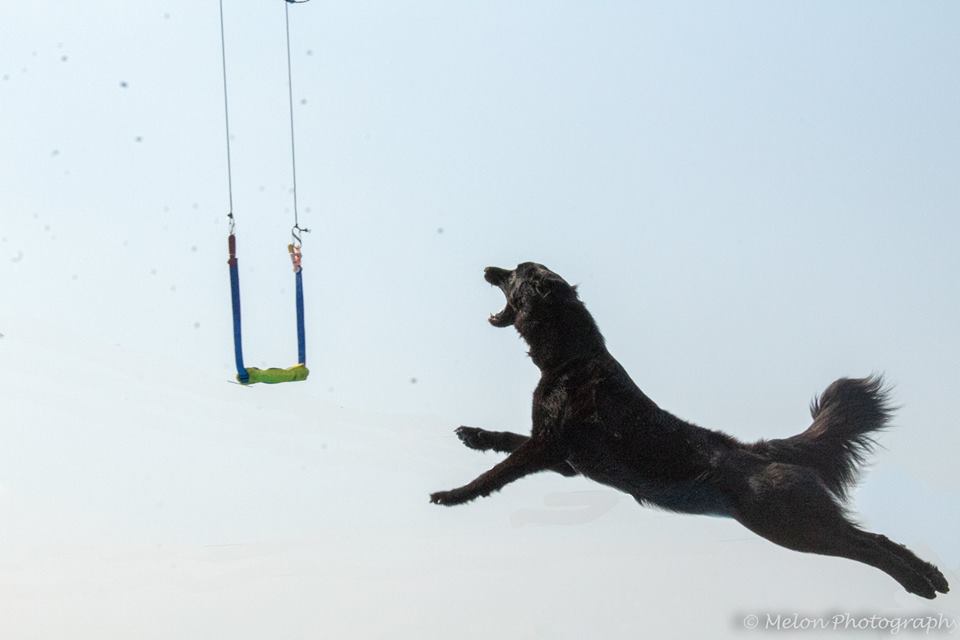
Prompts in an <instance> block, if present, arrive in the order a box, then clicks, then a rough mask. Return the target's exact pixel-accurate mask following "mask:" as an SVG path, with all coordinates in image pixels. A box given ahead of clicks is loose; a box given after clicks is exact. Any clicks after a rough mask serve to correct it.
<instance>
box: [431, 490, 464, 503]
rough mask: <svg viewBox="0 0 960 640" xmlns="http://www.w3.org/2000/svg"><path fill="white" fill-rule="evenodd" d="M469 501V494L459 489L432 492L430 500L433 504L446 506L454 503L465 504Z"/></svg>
mask: <svg viewBox="0 0 960 640" xmlns="http://www.w3.org/2000/svg"><path fill="white" fill-rule="evenodd" d="M469 501H470V498H469V496H467V495H465V494H464V493H463V492H462V491H459V490H457V489H454V490H453V491H438V492H436V493H431V494H430V502H432V503H433V504H440V505H443V506H445V507H452V506H453V505H456V504H463V503H464V502H469Z"/></svg>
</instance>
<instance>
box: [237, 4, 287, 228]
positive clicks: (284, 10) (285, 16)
mask: <svg viewBox="0 0 960 640" xmlns="http://www.w3.org/2000/svg"><path fill="white" fill-rule="evenodd" d="M220 1H221V2H223V0H220ZM290 4H291V2H290V0H284V3H283V13H284V18H285V19H286V26H287V98H288V102H289V104H290V164H291V165H292V169H293V228H294V230H299V229H300V216H299V212H298V211H297V147H296V136H295V135H294V129H293V63H292V62H291V60H290ZM294 237H295V238H297V236H296V235H295V236H294ZM297 239H298V240H299V238H297Z"/></svg>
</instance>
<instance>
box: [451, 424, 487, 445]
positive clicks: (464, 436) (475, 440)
mask: <svg viewBox="0 0 960 640" xmlns="http://www.w3.org/2000/svg"><path fill="white" fill-rule="evenodd" d="M454 433H456V434H457V437H458V438H460V442H462V443H463V444H464V445H466V446H467V447H469V448H471V449H476V450H477V451H487V450H489V449H490V443H489V442H487V438H486V433H487V432H486V431H484V430H483V429H477V428H476V427H457V429H456V430H455V431H454Z"/></svg>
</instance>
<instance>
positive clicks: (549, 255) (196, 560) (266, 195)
mask: <svg viewBox="0 0 960 640" xmlns="http://www.w3.org/2000/svg"><path fill="white" fill-rule="evenodd" d="M226 12H227V22H226V27H227V47H228V55H229V65H230V86H231V96H230V97H231V106H232V113H231V115H232V119H233V125H234V138H235V139H234V169H235V201H236V207H235V209H236V214H237V218H238V228H237V233H238V241H239V245H240V268H241V278H242V285H243V305H244V307H243V309H244V321H245V326H244V329H245V336H244V337H245V345H244V346H245V352H246V355H247V361H248V364H249V365H255V366H288V365H290V364H293V363H294V360H295V353H296V349H295V347H296V342H295V333H294V325H293V301H292V282H293V280H292V274H291V272H290V268H289V260H288V257H287V255H286V242H287V240H288V238H289V235H288V233H289V227H290V225H291V217H292V216H291V209H290V207H291V199H290V193H289V188H290V185H291V176H290V169H289V156H288V140H287V138H286V135H287V126H288V123H287V112H286V109H287V106H286V75H285V74H286V68H285V51H284V41H283V4H282V2H280V1H279V0H269V1H268V0H261V1H259V2H251V1H238V0H226ZM291 16H292V21H293V24H292V36H293V62H294V73H295V100H296V118H297V135H298V138H297V142H298V153H299V156H298V161H299V168H300V174H299V190H300V201H301V222H302V224H304V226H308V227H311V228H313V230H314V231H313V233H312V234H310V235H309V236H308V237H307V239H306V242H305V245H304V266H305V270H304V278H305V283H306V304H307V309H306V311H307V325H308V326H307V337H308V360H309V364H310V367H311V371H312V374H311V377H310V379H309V381H307V382H305V383H301V384H292V385H279V386H273V387H266V386H257V387H253V388H249V389H244V388H241V387H239V386H237V385H232V384H228V380H230V379H231V378H232V376H233V370H232V351H231V331H230V310H229V289H228V274H227V267H226V233H227V224H226V219H225V213H226V210H227V209H226V207H227V205H226V198H227V194H226V178H225V166H226V165H225V155H224V148H223V142H224V141H223V112H222V96H221V79H220V58H219V56H220V49H219V24H218V12H217V4H216V2H215V1H213V0H209V1H204V2H187V1H186V0H162V1H155V0H143V1H140V2H120V1H107V0H91V1H89V2H72V3H43V2H4V3H3V4H2V5H0V334H2V336H0V365H2V366H0V406H2V407H3V409H2V413H0V637H2V638H5V639H6V638H65V637H69V638H98V639H102V638H178V639H180V638H198V639H199V638H205V639H206V638H212V637H223V638H231V639H234V638H240V639H246V638H250V639H254V638H258V639H259V638H267V637H269V638H278V639H279V638H308V637H311V638H335V637H344V638H379V637H390V638H411V639H412V638H453V637H457V638H489V637H501V638H538V637H543V638H585V637H595V638H605V639H607V638H609V639H621V638H622V639H627V638H630V639H633V638H639V637H644V636H654V635H655V636H657V637H666V638H673V637H676V638H681V637H694V636H704V637H711V638H713V637H728V636H729V637H749V636H759V635H762V634H760V633H759V632H753V633H749V632H746V631H744V630H743V629H742V626H741V624H740V622H739V621H740V620H742V618H743V616H744V615H746V614H748V613H760V612H767V611H775V612H784V613H792V612H799V613H801V614H808V615H827V614H829V613H831V612H837V611H840V612H845V611H849V612H860V613H862V612H870V613H878V614H881V615H890V616H893V615H918V614H921V613H931V612H933V613H943V614H945V615H949V616H955V617H960V606H958V605H957V600H956V598H957V596H956V594H951V595H948V596H946V597H942V598H939V599H937V600H936V601H935V602H933V603H928V602H926V601H923V600H920V599H918V598H916V597H913V596H910V595H908V594H907V593H905V592H903V591H902V590H901V589H900V587H899V586H898V585H897V584H896V583H895V582H894V581H893V580H892V579H890V578H888V577H887V576H885V575H884V574H882V573H880V572H879V571H877V570H875V569H872V568H869V567H865V566H863V565H858V564H855V563H853V562H849V561H844V560H839V559H831V558H823V557H816V556H805V555H801V554H797V553H793V552H789V551H787V550H784V549H781V548H778V547H776V546H774V545H772V544H770V543H768V542H766V541H764V540H762V539H759V538H757V537H755V536H753V535H752V534H750V533H749V532H748V531H746V530H745V529H743V528H742V527H740V526H739V525H737V524H736V523H735V522H731V521H726V520H720V519H712V518H706V517H693V516H680V515H672V514H667V513H662V512H656V511H652V510H645V509H641V508H639V507H638V506H636V505H635V504H634V503H633V501H632V500H631V499H630V498H628V497H626V496H624V495H622V494H618V493H616V492H615V491H613V490H611V489H606V488H604V487H601V486H599V485H595V484H591V483H590V482H587V481H585V480H583V479H573V480H570V479H564V478H561V477H558V476H552V475H547V474H541V475H538V476H536V477H532V478H528V479H525V480H523V481H522V482H518V483H516V484H515V485H511V486H509V487H508V488H506V489H505V490H504V491H503V492H502V493H500V494H499V495H496V496H494V497H492V498H489V499H486V500H482V501H480V502H477V503H474V504H471V505H469V506H465V507H458V508H453V509H443V508H440V507H436V506H433V505H430V504H428V502H427V496H428V494H429V493H430V492H431V491H435V490H439V489H447V488H451V487H454V486H457V485H459V484H463V483H464V482H466V481H468V480H470V479H472V478H473V477H474V476H475V475H477V474H478V473H480V472H481V471H483V470H485V469H486V468H488V467H489V466H491V465H492V464H493V463H494V462H495V461H496V460H497V457H496V456H494V455H492V454H490V455H483V454H479V453H476V452H472V451H468V450H467V449H465V448H463V447H462V446H461V445H460V444H459V442H458V441H457V440H456V438H455V437H454V436H453V434H452V429H453V428H454V427H456V426H457V425H459V424H471V425H476V426H484V427H488V428H496V429H513V430H518V431H526V430H527V429H529V400H530V393H531V391H532V389H533V386H534V385H535V383H536V379H537V372H536V369H535V368H534V367H533V365H532V363H530V361H529V360H528V359H527V358H526V356H525V348H524V346H523V345H522V344H521V343H520V342H519V341H518V340H517V338H516V336H515V333H514V332H513V331H512V330H496V329H494V328H492V327H490V326H489V325H488V324H487V323H486V315H487V313H488V312H490V311H494V310H497V309H498V308H499V307H500V306H502V296H501V295H500V293H499V292H498V291H496V290H494V289H491V288H490V287H489V286H488V285H487V284H486V283H485V282H484V281H483V280H482V268H483V267H484V266H487V265H489V264H495V265H500V266H508V267H509V266H512V265H514V264H516V263H518V262H521V261H525V260H535V261H538V262H542V263H544V264H546V265H548V266H550V267H551V268H553V269H554V270H556V271H557V272H559V273H560V274H562V275H564V276H565V277H566V278H567V279H568V280H570V281H572V282H577V283H580V285H581V294H582V297H583V298H584V300H585V302H586V303H587V305H588V307H589V308H590V309H591V310H592V311H593V313H594V315H595V316H596V318H597V320H598V322H599V324H600V326H601V328H602V329H603V331H604V333H605V335H606V337H607V339H608V344H609V346H610V348H611V351H612V352H613V353H614V355H615V356H617V357H618V358H619V359H620V361H621V362H622V363H623V364H624V366H625V367H626V368H627V369H628V371H630V372H631V374H632V375H633V376H634V379H635V380H636V382H637V383H638V384H639V385H640V386H641V387H642V388H643V389H644V390H645V391H646V392H647V393H648V394H649V395H650V396H651V397H652V398H653V399H654V400H656V401H657V402H658V403H660V404H661V406H663V407H664V408H667V409H668V410H671V411H672V412H674V413H676V414H678V415H680V416H683V417H685V418H688V419H690V420H693V421H695V422H697V423H699V424H702V425H704V426H710V427H714V428H721V429H724V430H726V431H728V432H730V433H733V434H735V435H737V436H739V437H742V438H744V439H755V438H759V437H778V436H787V435H791V434H793V433H796V432H798V431H800V430H801V429H803V428H804V427H805V426H806V425H807V423H808V415H807V413H806V411H807V404H808V402H809V400H810V399H811V397H812V396H813V394H815V393H816V392H819V391H821V390H822V389H823V388H824V387H825V386H826V385H827V384H829V383H830V382H831V381H832V380H833V379H835V378H837V377H839V376H842V375H863V374H866V373H869V372H870V371H884V372H886V374H887V376H888V378H889V380H890V382H892V383H893V384H895V401H896V402H897V403H898V404H899V405H901V407H902V408H901V410H900V411H899V412H898V414H897V418H896V424H897V427H896V428H895V429H894V430H891V431H890V432H888V433H886V434H885V435H883V436H882V439H881V441H882V444H883V445H884V447H885V448H884V450H882V451H880V452H879V453H878V455H877V456H876V457H875V458H874V460H875V465H874V466H873V467H872V469H871V470H870V472H869V473H868V475H867V477H866V482H865V483H864V485H863V486H862V488H861V489H859V490H858V491H857V492H856V493H855V504H856V508H857V511H858V512H859V514H860V517H861V519H862V522H863V523H864V524H865V525H866V526H868V527H869V528H871V529H874V530H877V531H879V532H882V533H885V534H886V535H888V536H890V537H891V538H893V539H895V540H897V541H899V542H902V543H905V544H907V545H908V546H910V547H911V548H912V549H914V550H915V551H916V552H917V553H918V554H920V555H921V556H923V557H925V558H927V559H930V560H932V561H934V562H935V563H937V564H938V565H939V566H940V567H941V568H942V569H943V570H944V572H945V573H946V574H947V575H948V577H949V578H950V579H951V581H952V582H953V583H954V585H955V586H956V583H957V582H958V578H960V550H958V546H957V544H956V540H957V539H960V514H958V510H957V508H956V505H957V504H958V502H960V501H958V498H960V482H958V474H957V451H958V450H960V430H958V429H957V424H958V418H957V415H958V410H957V408H956V397H957V390H958V387H960V367H958V365H960V332H958V330H957V327H960V284H958V277H957V276H958V274H960V252H958V251H957V246H958V239H960V180H958V176H960V83H958V81H957V79H958V69H960V4H957V3H955V2H923V3H920V2H869V3H868V2H847V3H836V2H805V3H791V4H787V3H766V2H737V3H729V2H661V3H648V2H613V1H610V2H561V1H553V2H547V1H529V2H506V1H487V2H440V1H431V2H395V1H394V2H387V1H379V2H375V1H351V2H340V3H334V2H325V1H323V0H313V2H310V3H308V4H305V5H299V6H294V7H291ZM441 230H442V232H441ZM843 635H845V637H850V636H849V635H846V634H843ZM821 637H823V636H821Z"/></svg>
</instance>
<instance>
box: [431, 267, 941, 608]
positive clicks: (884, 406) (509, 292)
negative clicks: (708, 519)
mask: <svg viewBox="0 0 960 640" xmlns="http://www.w3.org/2000/svg"><path fill="white" fill-rule="evenodd" d="M485 274H486V276H485V277H486V279H487V281H488V282H490V283H491V284H493V285H496V286H498V287H500V289H502V290H503V292H504V294H505V295H506V298H507V304H506V306H505V308H504V309H503V311H501V312H500V313H497V314H494V315H492V316H491V317H490V323H491V324H493V325H494V326H498V327H507V326H511V325H513V326H514V327H516V329H517V331H519V333H520V335H521V336H522V337H523V338H524V340H526V342H527V344H528V345H529V346H530V357H531V358H532V359H533V362H534V363H535V364H536V365H537V367H538V368H539V369H540V372H541V377H540V383H539V384H538V385H537V388H536V390H535V391H534V394H533V427H532V431H531V435H530V436H524V435H520V434H517V433H510V432H502V431H488V430H485V429H477V428H474V427H460V428H459V429H457V435H458V436H459V437H460V439H461V440H462V441H463V443H464V444H465V445H466V446H468V447H470V448H472V449H478V450H481V451H488V450H492V451H499V452H503V453H508V454H509V455H508V456H507V458H506V459H505V460H503V461H502V462H501V463H499V464H498V465H496V466H495V467H493V468H492V469H490V470H489V471H487V472H486V473H484V474H482V475H480V476H479V477H478V478H476V479H475V480H474V481H472V482H470V483H469V484H467V485H465V486H463V487H460V488H457V489H453V490H451V491H442V492H438V493H434V494H432V495H431V496H430V500H431V502H434V503H436V504H442V505H455V504H462V503H465V502H468V501H470V500H473V499H475V498H478V497H481V496H487V495H489V494H490V493H492V492H494V491H497V490H499V489H501V488H503V486H504V485H506V484H508V483H510V482H512V481H514V480H517V479H519V478H522V477H523V476H525V475H528V474H530V473H534V472H537V471H548V470H549V471H556V472H557V473H560V474H563V475H567V476H571V475H577V474H582V475H584V476H586V477H588V478H591V479H593V480H596V481H597V482H601V483H603V484H606V485H609V486H611V487H615V488H617V489H620V490H621V491H625V492H626V493H629V494H630V495H632V496H633V497H634V498H635V499H636V500H637V501H638V502H640V503H641V504H650V505H653V506H657V507H661V508H664V509H670V510H672V511H677V512H682V513H694V514H708V515H716V516H725V517H731V518H735V519H736V520H737V521H739V522H740V523H742V524H743V525H744V526H746V527H747V528H748V529H750V530H752V531H754V532H756V533H757V534H759V535H761V536H763V537H765V538H767V539H768V540H771V541H772V542H775V543H777V544H779V545H782V546H784V547H787V548H789V549H794V550H797V551H805V552H810V553H819V554H824V555H832V556H841V557H846V558H851V559H853V560H857V561H859V562H863V563H866V564H869V565H872V566H874V567H877V568H879V569H881V570H883V571H885V572H886V573H888V574H889V575H891V576H892V577H893V578H894V579H895V580H897V581H898V582H899V583H900V584H901V585H902V586H903V587H904V588H905V589H906V590H907V591H909V592H910V593H914V594H917V595H920V596H923V597H925V598H933V597H935V596H936V594H937V593H938V592H939V593H946V592H947V591H948V590H949V587H948V584H947V580H946V579H945V578H944V577H943V574H942V573H940V571H939V570H938V569H937V568H936V567H935V566H933V565H932V564H930V563H928V562H925V561H923V560H921V559H920V558H918V557H917V556H916V555H914V554H913V553H912V552H911V551H910V550H908V549H907V548H906V547H904V546H902V545H899V544H896V543H894V542H891V541H890V540H888V539H887V538H886V537H884V536H881V535H877V534H874V533H870V532H868V531H864V530H863V529H861V528H859V527H858V526H856V525H855V524H854V523H853V522H851V521H850V519H849V518H848V516H847V513H846V509H845V507H844V504H843V501H844V500H845V499H846V496H847V490H848V489H849V488H850V487H851V486H852V484H853V483H854V482H855V481H856V478H857V472H858V469H859V467H860V466H861V464H862V463H863V462H864V458H865V456H866V455H867V454H868V453H869V452H870V451H871V449H872V447H873V446H874V440H873V434H875V433H876V432H877V431H879V430H881V429H883V428H884V427H885V426H886V425H887V422H888V420H889V418H890V415H891V407H890V404H889V401H888V398H887V396H888V393H887V391H886V390H885V388H884V386H883V381H882V379H881V378H880V377H879V376H871V377H867V378H861V379H849V378H843V379H840V380H837V381H836V382H834V383H833V384H831V385H830V386H829V387H827V389H826V390H825V391H824V392H823V394H822V395H821V396H820V398H819V399H817V400H814V402H813V404H812V406H811V413H812V414H813V424H811V425H810V427H809V428H808V429H806V430H805V431H804V432H802V433H800V434H798V435H795V436H793V437H790V438H783V439H777V440H762V441H760V442H756V443H743V442H740V441H739V440H737V439H736V438H733V437H732V436H729V435H727V434H725V433H722V432H720V431H713V430H710V429H704V428H702V427H698V426H696V425H694V424H691V423H689V422H687V421H685V420H681V419H680V418H677V417H676V416H674V415H672V414H670V413H668V412H667V411H664V410H663V409H661V408H660V407H658V406H657V405H656V404H655V403H654V402H653V401H652V400H651V399H650V398H648V397H647V396H646V395H644V393H643V392H642V391H641V390H640V389H639V388H638V387H637V386H636V385H635V384H634V382H633V380H631V379H630V376H629V375H627V373H626V371H624V369H623V367H621V366H620V364H619V363H618V362H617V361H616V360H615V359H614V358H613V356H611V355H610V353H609V352H608V351H607V349H606V346H605V345H604V341H603V336H602V335H601V334H600V331H599V329H598V328H597V325H596V323H595V322H594V320H593V317H592V316H591V315H590V313H589V312H588V311H587V309H586V307H585V306H584V305H583V303H582V302H581V301H580V298H579V296H578V295H577V291H576V288H575V287H572V286H570V285H569V284H567V282H566V281H565V280H564V279H563V278H561V277H560V276H558V275H557V274H555V273H553V272H552V271H550V270H549V269H547V268H546V267H544V266H542V265H539V264H534V263H530V262H525V263H523V264H521V265H519V266H518V267H517V268H516V269H514V270H512V271H509V270H506V269H499V268H496V267H488V268H487V270H486V272H485Z"/></svg>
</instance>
